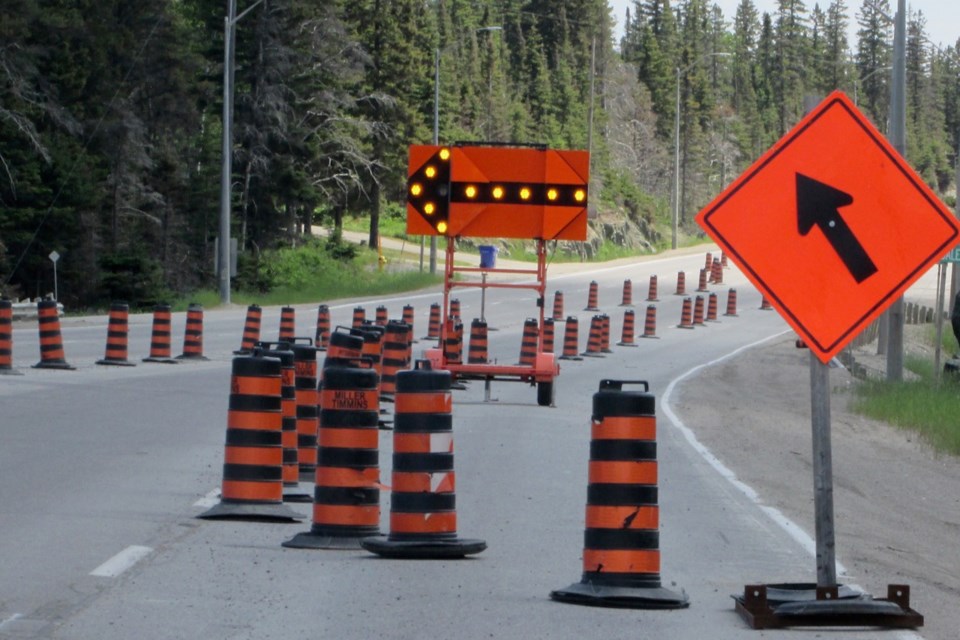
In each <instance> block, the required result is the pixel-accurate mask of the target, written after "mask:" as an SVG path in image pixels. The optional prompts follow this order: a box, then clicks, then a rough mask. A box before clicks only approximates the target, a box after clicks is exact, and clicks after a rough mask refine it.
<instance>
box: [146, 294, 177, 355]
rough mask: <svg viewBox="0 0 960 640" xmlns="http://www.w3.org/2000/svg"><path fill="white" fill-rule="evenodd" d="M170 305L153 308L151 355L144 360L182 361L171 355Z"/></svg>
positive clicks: (159, 305)
mask: <svg viewBox="0 0 960 640" xmlns="http://www.w3.org/2000/svg"><path fill="white" fill-rule="evenodd" d="M170 315H171V314H170V305H168V304H158V305H156V306H155V307H154V308H153V329H152V334H151V337H150V355H149V356H148V357H146V358H144V359H143V361H144V362H160V363H163V364H177V363H179V362H180V361H179V360H175V359H173V358H172V357H171V355H170V354H171V351H170V349H171V347H170V340H171V330H170Z"/></svg>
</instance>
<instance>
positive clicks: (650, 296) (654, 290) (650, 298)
mask: <svg viewBox="0 0 960 640" xmlns="http://www.w3.org/2000/svg"><path fill="white" fill-rule="evenodd" d="M658 289H659V286H658V285H657V276H655V275H654V276H650V286H649V287H648V288H647V302H659V301H660V298H658V297H657V296H658V295H659V291H658Z"/></svg>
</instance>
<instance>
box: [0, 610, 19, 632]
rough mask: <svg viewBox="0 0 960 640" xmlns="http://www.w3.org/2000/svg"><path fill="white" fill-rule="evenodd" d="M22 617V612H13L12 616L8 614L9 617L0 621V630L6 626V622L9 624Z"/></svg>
mask: <svg viewBox="0 0 960 640" xmlns="http://www.w3.org/2000/svg"><path fill="white" fill-rule="evenodd" d="M22 617H23V614H22V613H15V614H13V615H12V616H10V617H9V618H7V619H6V620H3V621H0V631H3V630H4V629H5V628H6V626H7V625H8V624H10V623H11V622H16V621H17V620H19V619H20V618H22Z"/></svg>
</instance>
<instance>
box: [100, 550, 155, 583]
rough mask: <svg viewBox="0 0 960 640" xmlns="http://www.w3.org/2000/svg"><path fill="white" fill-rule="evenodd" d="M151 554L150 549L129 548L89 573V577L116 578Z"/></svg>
mask: <svg viewBox="0 0 960 640" xmlns="http://www.w3.org/2000/svg"><path fill="white" fill-rule="evenodd" d="M152 552H153V549H152V548H150V547H141V546H138V545H132V546H129V547H127V548H126V549H124V550H123V551H121V552H120V553H118V554H117V555H115V556H113V557H112V558H110V559H109V560H107V561H106V562H104V563H103V564H102V565H100V566H99V567H97V568H96V569H94V570H93V571H91V572H90V575H92V576H98V577H101V578H116V577H117V576H119V575H120V574H121V573H123V572H124V571H126V570H127V569H129V568H130V567H132V566H133V565H135V564H137V562H139V561H140V560H142V559H144V558H145V557H147V556H148V555H150V554H151V553H152Z"/></svg>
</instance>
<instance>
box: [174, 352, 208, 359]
mask: <svg viewBox="0 0 960 640" xmlns="http://www.w3.org/2000/svg"><path fill="white" fill-rule="evenodd" d="M209 359H210V358H208V357H207V356H199V355H193V354H190V353H181V354H180V355H178V356H177V360H209Z"/></svg>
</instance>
